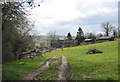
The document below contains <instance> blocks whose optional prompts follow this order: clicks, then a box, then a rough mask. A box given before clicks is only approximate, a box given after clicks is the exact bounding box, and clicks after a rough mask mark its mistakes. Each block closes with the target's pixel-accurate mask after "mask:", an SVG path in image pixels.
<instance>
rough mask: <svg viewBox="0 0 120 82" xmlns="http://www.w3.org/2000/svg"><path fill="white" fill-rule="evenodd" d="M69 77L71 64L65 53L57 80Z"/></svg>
mask: <svg viewBox="0 0 120 82" xmlns="http://www.w3.org/2000/svg"><path fill="white" fill-rule="evenodd" d="M68 79H69V64H68V62H67V59H66V57H65V56H64V55H62V57H61V64H60V66H59V67H58V70H57V80H68Z"/></svg>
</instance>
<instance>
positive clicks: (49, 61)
mask: <svg viewBox="0 0 120 82" xmlns="http://www.w3.org/2000/svg"><path fill="white" fill-rule="evenodd" d="M56 59H57V55H56V56H54V57H52V58H49V59H47V60H46V62H45V63H44V64H43V65H42V66H41V67H40V68H38V69H36V70H34V71H32V72H30V73H28V74H26V75H24V76H22V77H20V80H34V79H35V77H36V76H37V75H38V74H41V73H43V72H45V71H46V70H47V69H48V68H50V66H51V64H52V62H53V60H56Z"/></svg>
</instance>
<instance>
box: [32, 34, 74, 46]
mask: <svg viewBox="0 0 120 82" xmlns="http://www.w3.org/2000/svg"><path fill="white" fill-rule="evenodd" d="M75 37H76V36H72V39H75ZM32 38H33V40H34V42H35V43H36V44H40V43H48V36H47V35H39V36H32ZM59 39H60V40H65V39H67V37H66V36H59Z"/></svg>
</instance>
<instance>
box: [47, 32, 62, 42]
mask: <svg viewBox="0 0 120 82" xmlns="http://www.w3.org/2000/svg"><path fill="white" fill-rule="evenodd" d="M47 36H48V39H47V41H48V42H50V41H51V40H59V38H60V37H59V35H57V34H56V31H50V32H49V33H48V34H47Z"/></svg>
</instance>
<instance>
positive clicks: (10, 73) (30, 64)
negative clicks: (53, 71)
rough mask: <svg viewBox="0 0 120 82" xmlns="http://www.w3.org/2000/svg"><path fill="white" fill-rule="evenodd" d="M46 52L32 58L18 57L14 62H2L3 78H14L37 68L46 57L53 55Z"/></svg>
mask: <svg viewBox="0 0 120 82" xmlns="http://www.w3.org/2000/svg"><path fill="white" fill-rule="evenodd" d="M48 54H49V53H45V54H44V55H43V56H39V57H36V58H34V59H32V58H28V59H20V60H17V61H14V62H8V63H5V64H3V72H2V73H3V80H16V79H18V78H19V77H20V76H22V75H24V74H27V73H29V72H31V71H33V70H35V69H37V68H39V67H40V66H41V65H42V64H43V63H44V62H45V60H46V59H48V58H51V57H53V56H54V55H55V54H53V55H48Z"/></svg>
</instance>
